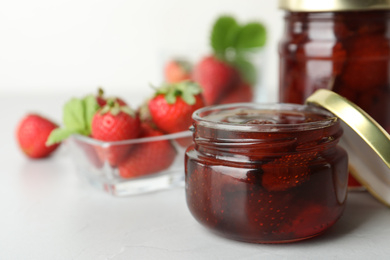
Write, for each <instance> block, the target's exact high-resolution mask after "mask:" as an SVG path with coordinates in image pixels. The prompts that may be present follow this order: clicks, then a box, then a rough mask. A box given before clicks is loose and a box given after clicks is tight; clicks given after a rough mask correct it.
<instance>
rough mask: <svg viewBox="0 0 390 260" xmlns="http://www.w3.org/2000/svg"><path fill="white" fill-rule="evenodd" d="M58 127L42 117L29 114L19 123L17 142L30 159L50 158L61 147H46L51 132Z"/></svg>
mask: <svg viewBox="0 0 390 260" xmlns="http://www.w3.org/2000/svg"><path fill="white" fill-rule="evenodd" d="M57 127H58V126H57V125H56V124H55V123H53V122H51V121H50V120H49V119H46V118H44V117H42V116H39V115H36V114H28V115H27V116H26V117H24V118H23V119H22V121H21V122H20V123H19V126H18V128H17V131H16V137H17V141H18V143H19V146H20V148H21V149H22V150H23V152H24V153H25V154H26V155H27V156H28V157H30V158H36V159H37V158H44V157H47V156H49V155H50V154H51V153H52V152H53V151H54V150H56V149H57V147H58V146H59V143H58V144H54V145H50V146H46V141H47V138H48V137H49V135H50V133H51V131H53V130H54V129H56V128H57Z"/></svg>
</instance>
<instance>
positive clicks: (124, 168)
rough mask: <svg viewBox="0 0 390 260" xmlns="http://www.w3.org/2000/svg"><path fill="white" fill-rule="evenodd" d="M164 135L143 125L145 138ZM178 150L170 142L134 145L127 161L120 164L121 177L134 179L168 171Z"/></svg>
mask: <svg viewBox="0 0 390 260" xmlns="http://www.w3.org/2000/svg"><path fill="white" fill-rule="evenodd" d="M162 135H164V134H163V133H162V132H160V131H158V130H155V129H153V128H152V127H151V126H149V125H148V124H145V123H143V124H142V125H141V135H140V138H143V137H156V136H162ZM175 157H176V150H175V148H174V147H173V145H172V144H171V143H170V141H169V140H157V141H147V142H142V143H139V144H136V145H134V147H133V149H132V150H131V152H130V153H129V155H128V157H127V159H126V160H124V161H123V162H122V163H120V164H119V166H118V169H119V175H120V176H121V177H123V178H133V177H138V176H143V175H147V174H152V173H157V172H160V171H162V170H165V169H167V168H168V167H169V166H170V165H171V164H172V163H173V161H174V160H175Z"/></svg>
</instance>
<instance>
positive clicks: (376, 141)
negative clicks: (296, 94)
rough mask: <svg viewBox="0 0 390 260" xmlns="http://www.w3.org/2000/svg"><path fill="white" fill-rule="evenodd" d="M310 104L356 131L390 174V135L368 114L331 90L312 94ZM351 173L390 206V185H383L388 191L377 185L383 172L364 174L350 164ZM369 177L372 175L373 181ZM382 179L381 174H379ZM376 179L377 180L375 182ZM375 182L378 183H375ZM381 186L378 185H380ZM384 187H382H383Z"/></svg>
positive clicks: (321, 90)
mask: <svg viewBox="0 0 390 260" xmlns="http://www.w3.org/2000/svg"><path fill="white" fill-rule="evenodd" d="M306 103H307V104H311V105H315V106H319V107H322V108H324V109H326V110H328V111H330V112H332V113H333V114H334V115H336V116H337V117H339V118H340V119H341V120H342V121H343V122H344V123H345V125H347V126H348V127H349V128H350V129H351V130H352V131H353V132H355V133H356V134H357V135H358V136H359V137H360V138H361V139H362V141H364V142H365V143H366V144H367V145H368V146H369V148H370V149H372V151H373V152H374V153H375V154H376V156H377V158H378V160H380V161H381V162H383V163H384V165H386V167H385V168H386V170H385V173H384V174H385V175H387V176H389V174H390V153H389V151H390V136H389V134H388V133H387V132H386V131H385V130H384V129H383V128H382V127H381V126H380V125H379V124H378V123H377V122H376V121H375V120H374V119H372V118H371V117H370V116H369V115H368V114H367V113H366V112H365V111H363V110H362V109H361V108H359V107H358V106H356V105H355V104H354V103H352V102H350V101H349V100H348V99H346V98H344V97H341V96H340V95H338V94H336V93H334V92H332V91H330V90H327V89H320V90H317V91H316V92H315V93H314V94H312V95H311V96H310V97H309V98H308V99H307V100H306ZM350 170H351V171H350V172H351V174H352V175H353V176H354V177H355V178H356V179H357V180H358V181H359V182H360V183H361V184H362V185H363V186H364V187H365V188H366V189H367V190H368V191H369V192H370V193H371V194H372V195H373V196H374V197H375V198H377V199H378V200H379V201H380V202H382V203H383V204H385V205H386V206H388V207H390V184H389V183H386V182H382V183H381V184H383V185H384V186H383V187H386V188H385V189H379V190H378V189H377V188H379V187H374V185H373V184H374V183H376V184H378V183H377V182H378V180H379V182H381V181H380V177H377V174H379V172H375V171H372V172H371V173H365V172H364V171H362V172H360V171H358V170H357V169H354V167H351V165H350ZM366 174H372V176H375V177H371V180H370V181H369V179H367V176H366ZM378 176H379V175H378ZM373 178H376V179H375V180H374V179H373ZM373 180H374V181H373ZM377 186H378V185H377ZM383 187H382V188H383Z"/></svg>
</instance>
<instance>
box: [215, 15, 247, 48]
mask: <svg viewBox="0 0 390 260" xmlns="http://www.w3.org/2000/svg"><path fill="white" fill-rule="evenodd" d="M239 29H240V26H239V25H238V24H237V22H236V20H235V19H234V18H233V17H231V16H221V17H219V18H218V19H217V20H216V22H215V23H214V26H213V29H212V31H211V39H210V40H211V47H212V48H213V50H214V52H216V53H221V52H225V50H226V49H228V48H230V47H233V46H234V43H235V41H236V35H237V33H238V31H239Z"/></svg>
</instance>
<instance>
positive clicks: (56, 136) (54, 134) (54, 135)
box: [46, 128, 78, 146]
mask: <svg viewBox="0 0 390 260" xmlns="http://www.w3.org/2000/svg"><path fill="white" fill-rule="evenodd" d="M76 133H78V131H77V130H71V129H65V128H57V129H54V130H53V131H51V133H50V135H49V137H48V138H47V141H46V146H50V145H53V144H56V143H60V142H62V141H63V140H65V139H66V138H68V137H69V136H71V135H72V134H76Z"/></svg>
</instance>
